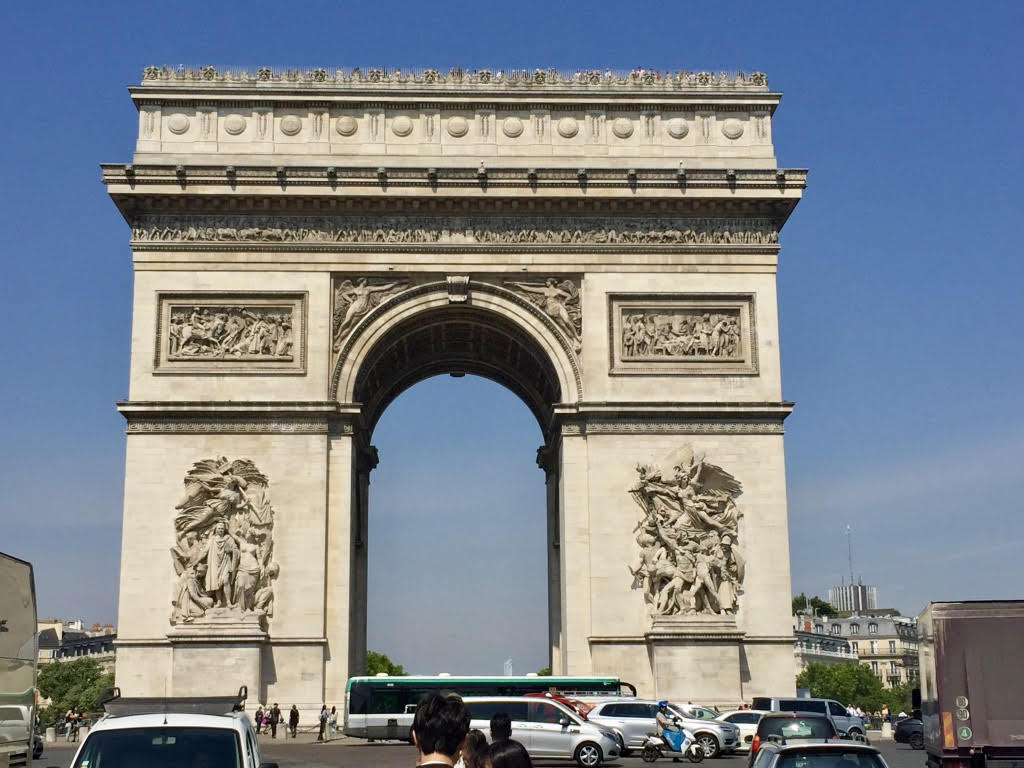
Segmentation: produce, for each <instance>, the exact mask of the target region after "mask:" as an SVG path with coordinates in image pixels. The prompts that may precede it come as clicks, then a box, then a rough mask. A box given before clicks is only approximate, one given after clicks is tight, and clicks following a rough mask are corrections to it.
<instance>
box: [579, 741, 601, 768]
mask: <svg viewBox="0 0 1024 768" xmlns="http://www.w3.org/2000/svg"><path fill="white" fill-rule="evenodd" d="M572 759H573V760H575V761H576V765H578V766H579V767H580V768H597V766H599V765H600V764H601V763H602V762H603V761H604V753H603V752H602V751H601V747H599V746H598V745H597V744H595V743H594V742H592V741H584V742H583V743H582V744H580V745H579V746H578V747H576V752H574V753H573V756H572Z"/></svg>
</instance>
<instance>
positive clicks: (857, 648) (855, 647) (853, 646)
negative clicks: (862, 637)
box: [850, 640, 860, 653]
mask: <svg viewBox="0 0 1024 768" xmlns="http://www.w3.org/2000/svg"><path fill="white" fill-rule="evenodd" d="M850 650H851V651H853V652H854V653H860V646H859V645H857V641H856V640H854V641H853V642H852V643H850Z"/></svg>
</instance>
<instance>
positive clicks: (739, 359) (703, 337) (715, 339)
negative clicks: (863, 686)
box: [609, 294, 757, 374]
mask: <svg viewBox="0 0 1024 768" xmlns="http://www.w3.org/2000/svg"><path fill="white" fill-rule="evenodd" d="M609 302H610V306H609V320H610V323H609V334H610V338H609V350H610V353H611V361H610V362H611V372H612V373H637V374H662V373H675V374H678V373H692V374H754V373H757V356H756V350H757V344H756V334H755V324H754V297H753V295H751V294H682V295H680V294H676V295H673V294H612V295H610V296H609Z"/></svg>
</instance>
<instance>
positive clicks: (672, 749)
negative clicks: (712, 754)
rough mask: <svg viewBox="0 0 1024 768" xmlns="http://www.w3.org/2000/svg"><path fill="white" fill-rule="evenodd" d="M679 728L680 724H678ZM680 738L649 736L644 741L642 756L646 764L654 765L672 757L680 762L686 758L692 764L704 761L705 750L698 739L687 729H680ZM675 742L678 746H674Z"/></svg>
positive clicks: (654, 734)
mask: <svg viewBox="0 0 1024 768" xmlns="http://www.w3.org/2000/svg"><path fill="white" fill-rule="evenodd" d="M677 727H678V722H677ZM677 733H678V738H677V739H673V737H674V736H675V735H676V734H673V733H672V732H665V733H664V734H662V735H661V736H659V735H658V734H656V733H649V734H647V738H646V739H644V743H643V747H642V748H641V749H642V751H641V753H640V756H641V757H642V758H643V761H644V762H645V763H653V762H654V761H655V760H657V759H658V758H659V757H671V758H674V759H675V760H679V758H680V757H685V758H686V759H687V760H689V761H690V762H691V763H699V762H700V761H701V760H703V759H704V748H703V747H702V746H701V745H700V744H698V743H697V739H696V738H695V737H694V735H693V734H692V733H690V732H689V731H688V730H686V729H685V728H682V727H679V731H678V732H677ZM673 740H675V741H677V742H678V743H677V744H673V743H672V742H673Z"/></svg>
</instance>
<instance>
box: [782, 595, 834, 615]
mask: <svg viewBox="0 0 1024 768" xmlns="http://www.w3.org/2000/svg"><path fill="white" fill-rule="evenodd" d="M808 608H809V609H810V610H812V611H813V612H814V614H815V615H816V616H835V615H836V614H837V613H839V611H837V610H836V608H835V606H834V605H832V603H830V602H828V601H826V600H822V599H821V598H820V597H818V596H817V595H815V596H814V597H807V595H805V594H804V593H803V592H801V593H800V594H799V595H797V596H796V597H794V598H793V613H800V612H801V611H806V610H808Z"/></svg>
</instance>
